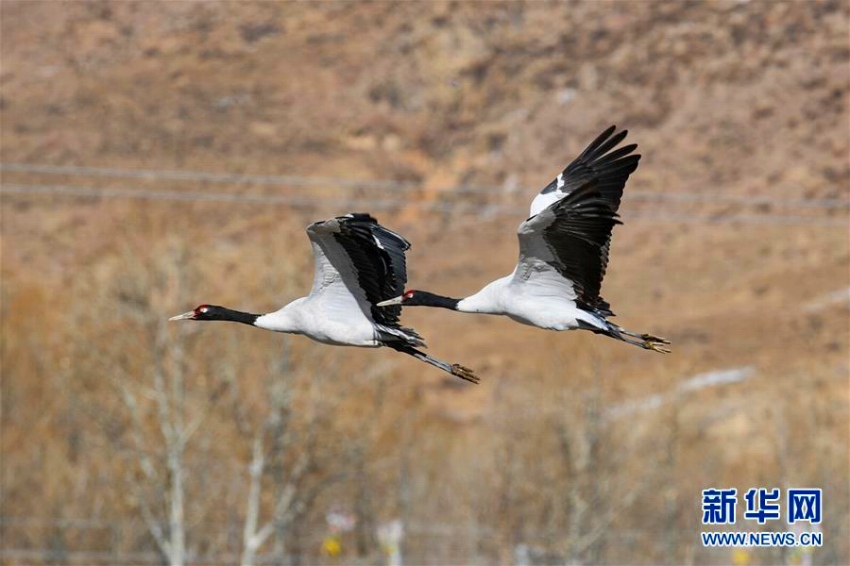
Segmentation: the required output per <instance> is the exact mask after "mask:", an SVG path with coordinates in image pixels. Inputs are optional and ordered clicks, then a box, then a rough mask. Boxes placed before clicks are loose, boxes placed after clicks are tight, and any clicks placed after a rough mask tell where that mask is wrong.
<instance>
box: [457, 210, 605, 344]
mask: <svg viewBox="0 0 850 566" xmlns="http://www.w3.org/2000/svg"><path fill="white" fill-rule="evenodd" d="M555 220H556V217H555V214H554V213H553V212H552V210H551V209H549V207H547V209H545V210H544V211H540V213H539V214H536V215H534V216H532V217H531V218H529V219H528V220H526V221H525V222H523V223H522V224H520V225H519V228H518V229H517V236H518V237H519V244H520V253H519V260H518V261H517V265H516V267H515V268H514V271H513V273H511V274H510V275H508V276H506V277H502V278H500V279H497V280H495V281H493V282H492V283H489V284H488V285H486V286H485V287H484V288H483V289H481V290H480V291H478V292H477V293H475V294H473V295H470V296H468V297H466V298H464V299H461V300H460V301H459V302H458V304H457V310H458V311H461V312H474V313H482V314H498V315H505V316H507V317H509V318H511V319H513V320H515V321H517V322H519V323H522V324H527V325H529V326H537V327H539V328H545V329H547V330H571V329H574V328H578V327H579V321H580V320H581V321H583V322H585V323H588V324H591V325H593V326H596V327H598V328H600V329H603V328H604V327H605V322H604V320H602V319H600V318H599V317H598V316H596V315H594V314H593V313H590V312H588V311H586V310H582V309H580V308H578V306H577V304H576V296H577V295H576V290H575V284H574V283H573V281H571V280H570V279H568V278H566V277H564V276H563V275H562V274H561V273H559V272H558V271H557V270H556V269H555V268H554V267H552V265H551V262H553V261H554V260H555V256H554V254H553V253H552V250H551V248H550V247H549V246H548V245H547V243H546V240H545V236H544V233H543V230H544V229H545V228H546V227H547V226H549V225H550V224H551V223H552V222H554V221H555Z"/></svg>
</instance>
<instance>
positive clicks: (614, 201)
mask: <svg viewBox="0 0 850 566" xmlns="http://www.w3.org/2000/svg"><path fill="white" fill-rule="evenodd" d="M616 130H617V127H616V126H611V127H610V128H608V129H607V130H605V131H604V132H602V133H601V134H600V135H599V136H597V138H596V139H595V140H593V141H592V142H591V143H590V145H588V146H587V147H586V148H585V150H584V151H582V152H581V154H580V155H579V156H578V157H576V158H575V159H574V160H573V162H572V163H570V164H569V165H567V167H566V168H565V169H564V170H563V171H562V172H561V174H560V175H558V176H557V177H556V178H555V179H553V180H552V182H551V183H549V184H548V185H546V187H545V188H544V189H543V190H542V191H540V194H541V195H546V194H549V193H553V192H556V191H557V192H558V193H562V194H569V193H571V192H572V191H574V190H576V189H578V188H579V187H581V186H583V185H584V184H585V183H587V182H588V181H590V180H592V179H596V181H597V189H598V190H599V193H600V195H601V196H602V198H604V199H605V200H607V201H608V202H609V203H610V204H611V207H612V208H613V209H614V210H615V211H616V210H618V209H619V207H620V200H621V199H622V197H623V188H624V187H625V185H626V181H627V180H628V178H629V175H631V174H632V173H633V172H634V171H635V169H637V166H638V161H640V155H638V154H632V152H633V151H634V150H635V149H637V144H629V145H625V146H623V147H621V148H618V149H616V150H614V151H611V150H612V149H614V148H615V147H617V145H618V144H619V143H620V142H622V141H623V140H624V139H625V138H626V135H627V134H628V132H629V131H628V130H622V131H620V132H617V133H614V132H616ZM609 151H610V152H611V153H608V152H609ZM537 212H538V211H535V210H532V214H536V213H537Z"/></svg>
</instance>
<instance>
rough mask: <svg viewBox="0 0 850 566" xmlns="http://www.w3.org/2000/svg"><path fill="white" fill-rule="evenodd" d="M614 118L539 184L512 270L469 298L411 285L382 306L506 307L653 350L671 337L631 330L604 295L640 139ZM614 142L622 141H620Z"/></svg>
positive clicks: (506, 311) (529, 318) (555, 325)
mask: <svg viewBox="0 0 850 566" xmlns="http://www.w3.org/2000/svg"><path fill="white" fill-rule="evenodd" d="M615 132H616V127H615V126H611V127H610V128H608V129H607V130H605V131H604V132H603V133H602V134H600V135H599V136H598V137H597V138H596V139H595V140H594V141H593V142H592V143H591V144H590V145H589V146H587V148H586V149H585V150H584V151H583V152H582V153H581V155H579V156H578V157H577V158H576V159H575V160H574V161H573V162H572V163H570V164H569V165H567V167H566V168H565V169H564V170H563V171H562V172H561V173H560V174H559V175H558V176H557V177H556V178H555V179H553V180H552V182H551V183H549V184H548V185H546V187H545V188H544V189H543V190H542V191H540V193H539V194H538V195H537V196H536V197H535V198H534V200H533V201H532V203H531V210H530V217H529V218H528V219H527V220H525V221H524V222H522V223H521V224H520V225H519V228H518V229H517V236H518V238H519V261H518V262H517V265H516V268H515V269H514V271H513V273H511V274H510V275H508V276H507V277H502V278H501V279H497V280H496V281H493V282H492V283H490V284H488V285H487V286H485V287H484V288H483V289H481V290H480V291H478V292H477V293H475V294H474V295H470V296H468V297H466V298H463V299H453V298H451V297H445V296H442V295H437V294H434V293H429V292H428V291H418V290H409V291H406V292H405V293H404V294H402V295H401V296H398V297H395V298H393V299H389V300H385V301H381V302H380V303H378V306H380V307H395V306H398V305H404V306H410V307H412V306H427V307H442V308H446V309H451V310H455V311H459V312H469V313H484V314H497V315H505V316H508V317H510V318H511V319H513V320H515V321H517V322H520V323H522V324H528V325H531V326H537V327H540V328H544V329H547V330H573V329H581V330H589V331H591V332H594V333H596V334H604V335H606V336H610V337H612V338H616V339H617V340H622V341H623V342H626V343H628V344H633V345H635V346H639V347H641V348H645V349H647V350H653V351H655V352H661V353H669V352H670V350H669V349H668V348H667V347H666V345H667V344H669V343H670V342H668V341H667V340H665V339H664V338H660V337H658V336H653V335H651V334H638V333H635V332H630V331H628V330H626V329H624V328H622V327H620V326H618V325H616V324H614V323H613V322H611V321H610V320H608V317H612V316H614V313H613V312H612V311H611V305H610V304H608V302H607V301H605V300H604V299H603V298H602V297H601V296H600V295H599V291H600V287H601V285H602V279H603V277H604V276H605V270H606V268H607V267H608V251H609V249H610V245H611V232H612V230H613V228H614V226H615V225H617V224H621V222H620V220H619V215H618V214H617V211H618V209H619V207H620V200H621V198H622V196H623V188H624V187H625V184H626V181H627V180H628V178H629V175H631V174H632V173H633V172H634V171H635V169H637V166H638V161H639V160H640V155H638V154H634V153H633V152H634V150H635V149H637V145H636V144H630V145H626V146H623V147H620V148H617V146H618V145H619V144H620V142H622V141H623V139H625V137H626V134H627V133H628V131H627V130H622V131H620V132H618V133H615ZM615 148H616V149H615Z"/></svg>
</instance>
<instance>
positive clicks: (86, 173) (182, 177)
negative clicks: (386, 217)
mask: <svg viewBox="0 0 850 566" xmlns="http://www.w3.org/2000/svg"><path fill="white" fill-rule="evenodd" d="M0 171H11V172H19V173H36V174H46V175H67V176H76V177H107V178H109V177H111V178H124V179H145V180H151V181H169V180H172V181H206V182H213V183H230V184H255V185H273V186H281V185H284V186H295V187H318V188H350V189H376V190H390V191H396V192H405V191H412V190H415V189H421V188H422V184H421V183H416V182H401V181H389V180H371V181H370V180H353V179H347V178H339V177H306V176H301V175H243V174H240V173H215V172H211V171H183V170H156V169H124V168H118V167H88V166H77V165H45V164H34V163H0ZM537 190H539V189H531V188H523V187H515V188H511V189H510V190H506V189H505V188H504V187H498V186H488V185H458V186H455V187H451V188H448V189H445V192H447V193H451V194H487V195H516V194H527V193H528V194H533V193H536V192H537ZM626 198H629V199H640V200H656V201H679V202H699V203H718V204H743V205H751V206H758V205H769V206H777V207H787V208H825V209H850V200H846V199H778V198H774V197H769V196H746V195H722V194H711V195H705V194H699V193H689V192H675V193H666V192H665V193H661V192H654V191H629V192H627V193H626Z"/></svg>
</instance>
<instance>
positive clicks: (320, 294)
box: [254, 223, 381, 348]
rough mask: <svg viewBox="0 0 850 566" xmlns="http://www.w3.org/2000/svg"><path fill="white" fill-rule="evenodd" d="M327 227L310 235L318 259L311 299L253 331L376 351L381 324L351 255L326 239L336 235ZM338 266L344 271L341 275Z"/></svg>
mask: <svg viewBox="0 0 850 566" xmlns="http://www.w3.org/2000/svg"><path fill="white" fill-rule="evenodd" d="M324 224H327V223H322V224H319V223H317V224H314V225H312V226H311V227H310V228H309V229H308V230H307V234H308V235H309V236H310V240H311V244H312V247H313V259H314V273H313V288H312V289H311V290H310V294H309V295H308V296H306V297H302V298H300V299H296V300H294V301H292V302H291V303H289V304H288V305H286V306H284V307H283V308H281V309H279V310H277V311H275V312H272V313H269V314H264V315H262V316H260V317H259V318H257V321H256V322H255V323H254V325H255V326H257V327H259V328H264V329H266V330H272V331H275V332H287V333H290V334H301V335H304V336H307V337H309V338H312V339H313V340H315V341H317V342H321V343H323V344H333V345H336V346H358V347H361V348H377V347H379V346H381V343H380V341H379V340H378V332H377V331H376V323H375V322H374V321H373V320H372V317H371V314H369V313H370V304H369V301H368V300H367V299H366V294H365V293H364V292H363V289H362V288H361V287H360V286H359V285H358V284H357V280H356V274H355V273H354V267H353V265H352V264H351V259H350V258H349V256H348V254H346V252H345V250H344V249H343V247H342V246H341V245H339V244H338V243H336V242H335V241H334V240H333V239H332V238H328V237H325V236H327V235H329V234H330V233H331V231H330V228H329V227H328V226H324ZM329 258H333V260H334V261H331V259H329ZM334 264H336V265H341V266H344V267H343V269H342V270H340V269H337V267H336V266H335V265H334ZM347 266H350V269H346V267H347ZM346 278H348V280H349V284H346Z"/></svg>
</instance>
